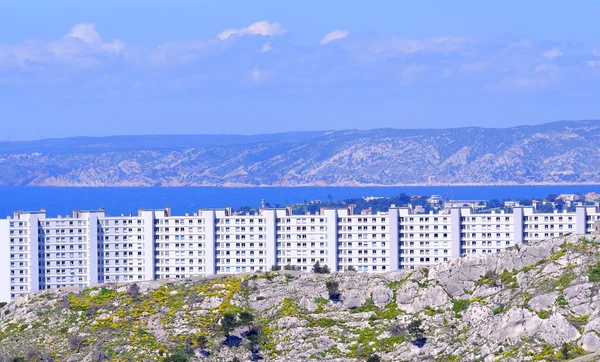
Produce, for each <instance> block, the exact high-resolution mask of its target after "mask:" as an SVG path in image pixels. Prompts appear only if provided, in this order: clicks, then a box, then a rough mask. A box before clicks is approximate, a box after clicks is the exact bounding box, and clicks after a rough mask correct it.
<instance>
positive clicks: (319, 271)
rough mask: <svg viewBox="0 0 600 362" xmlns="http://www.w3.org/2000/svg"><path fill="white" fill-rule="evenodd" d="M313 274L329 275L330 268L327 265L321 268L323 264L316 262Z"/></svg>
mask: <svg viewBox="0 0 600 362" xmlns="http://www.w3.org/2000/svg"><path fill="white" fill-rule="evenodd" d="M312 271H313V273H315V274H329V272H330V271H329V267H328V266H327V265H323V266H321V263H319V262H316V263H315V265H313V268H312Z"/></svg>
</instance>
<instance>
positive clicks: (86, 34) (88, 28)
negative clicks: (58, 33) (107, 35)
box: [65, 23, 102, 44]
mask: <svg viewBox="0 0 600 362" xmlns="http://www.w3.org/2000/svg"><path fill="white" fill-rule="evenodd" d="M65 38H74V39H80V40H82V41H84V42H85V43H89V44H94V43H99V42H101V41H102V39H101V38H100V34H98V32H97V31H96V26H95V25H94V24H90V23H81V24H77V25H75V26H74V27H73V29H71V32H70V33H69V34H67V35H65Z"/></svg>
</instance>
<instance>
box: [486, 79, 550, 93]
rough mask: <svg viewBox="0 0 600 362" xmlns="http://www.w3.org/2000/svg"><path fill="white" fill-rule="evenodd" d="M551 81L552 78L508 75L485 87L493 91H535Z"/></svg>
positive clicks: (548, 84)
mask: <svg viewBox="0 0 600 362" xmlns="http://www.w3.org/2000/svg"><path fill="white" fill-rule="evenodd" d="M553 83H554V81H553V79H546V78H542V77H537V78H536V77H509V78H505V79H503V80H502V81H500V82H499V83H496V84H493V85H491V86H488V87H487V89H488V90H490V91H495V92H520V91H521V92H522V91H535V90H541V89H543V88H546V87H548V86H550V85H552V84H553Z"/></svg>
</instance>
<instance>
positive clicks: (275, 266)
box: [271, 265, 281, 271]
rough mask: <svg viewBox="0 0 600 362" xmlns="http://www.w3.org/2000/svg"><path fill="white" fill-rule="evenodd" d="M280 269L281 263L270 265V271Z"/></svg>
mask: <svg viewBox="0 0 600 362" xmlns="http://www.w3.org/2000/svg"><path fill="white" fill-rule="evenodd" d="M279 270H281V265H271V271H279Z"/></svg>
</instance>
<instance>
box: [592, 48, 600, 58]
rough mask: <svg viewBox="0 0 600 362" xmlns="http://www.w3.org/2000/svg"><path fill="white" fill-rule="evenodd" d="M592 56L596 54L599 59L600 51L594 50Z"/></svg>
mask: <svg viewBox="0 0 600 362" xmlns="http://www.w3.org/2000/svg"><path fill="white" fill-rule="evenodd" d="M592 54H594V55H595V56H597V57H600V49H594V50H592Z"/></svg>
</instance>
